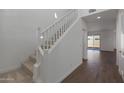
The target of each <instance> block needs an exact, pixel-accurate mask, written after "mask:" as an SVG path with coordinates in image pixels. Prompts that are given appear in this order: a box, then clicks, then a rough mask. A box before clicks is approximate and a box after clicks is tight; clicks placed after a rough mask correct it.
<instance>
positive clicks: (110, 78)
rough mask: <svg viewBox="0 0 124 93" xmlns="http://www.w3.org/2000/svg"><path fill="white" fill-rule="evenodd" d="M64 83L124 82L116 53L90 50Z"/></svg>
mask: <svg viewBox="0 0 124 93" xmlns="http://www.w3.org/2000/svg"><path fill="white" fill-rule="evenodd" d="M63 83H123V80H122V78H121V76H120V74H119V72H118V67H117V66H116V53H115V52H105V51H102V52H100V51H98V50H88V61H85V62H83V64H81V65H80V66H79V67H78V68H77V69H76V70H75V71H74V72H73V73H71V74H70V75H69V76H68V77H67V78H66V79H65V80H63Z"/></svg>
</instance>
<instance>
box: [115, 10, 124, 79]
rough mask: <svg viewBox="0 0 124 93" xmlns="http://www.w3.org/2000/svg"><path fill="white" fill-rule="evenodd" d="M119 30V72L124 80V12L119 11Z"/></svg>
mask: <svg viewBox="0 0 124 93" xmlns="http://www.w3.org/2000/svg"><path fill="white" fill-rule="evenodd" d="M117 27H118V30H117V38H118V39H117V46H118V47H117V58H118V60H117V61H118V66H119V72H120V74H121V75H122V77H123V79H124V10H120V11H119V19H118V26H117Z"/></svg>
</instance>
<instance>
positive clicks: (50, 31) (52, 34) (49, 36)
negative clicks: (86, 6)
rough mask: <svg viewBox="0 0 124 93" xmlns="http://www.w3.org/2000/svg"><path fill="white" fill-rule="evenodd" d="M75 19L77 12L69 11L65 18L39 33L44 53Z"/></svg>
mask: <svg viewBox="0 0 124 93" xmlns="http://www.w3.org/2000/svg"><path fill="white" fill-rule="evenodd" d="M76 18H77V10H70V11H69V12H68V13H67V14H66V15H65V16H63V17H62V18H60V19H59V20H58V21H56V22H55V23H54V24H52V25H50V26H49V27H48V28H47V29H45V30H44V31H42V32H40V37H39V38H40V41H39V42H40V44H41V45H40V46H41V48H42V50H43V51H44V53H47V51H48V50H49V49H50V48H51V47H52V46H53V45H54V44H55V43H56V41H57V40H58V39H59V38H60V37H61V36H62V35H63V33H64V32H65V31H66V30H67V29H68V28H69V26H70V25H71V24H72V23H73V22H74V21H75V20H76Z"/></svg>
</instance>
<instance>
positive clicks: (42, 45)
mask: <svg viewBox="0 0 124 93" xmlns="http://www.w3.org/2000/svg"><path fill="white" fill-rule="evenodd" d="M77 14H78V12H77V10H75V9H70V10H69V11H68V13H67V14H65V15H64V16H63V17H61V18H60V19H59V20H57V21H56V22H55V23H53V24H52V25H50V26H49V27H47V28H46V29H45V30H43V31H41V30H40V28H38V30H37V44H38V47H37V48H36V50H35V53H34V54H33V55H31V56H29V58H28V59H27V60H26V61H25V62H24V63H22V65H21V68H19V70H20V69H21V71H22V72H24V73H25V75H28V77H29V78H30V82H42V81H41V78H40V74H41V73H40V71H41V69H40V66H41V65H42V61H43V60H42V58H43V56H44V55H48V54H49V53H50V52H52V50H53V49H54V48H55V46H57V44H58V43H59V42H60V40H61V39H62V38H63V36H64V34H65V33H67V30H68V28H69V27H70V26H71V25H72V24H73V22H74V21H75V20H76V19H77V16H78V15H77ZM12 73H13V72H12ZM16 74H18V72H17V73H16ZM10 76H11V73H10ZM16 76H17V75H16ZM8 77H9V76H8ZM12 78H14V77H12ZM14 80H15V81H7V82H18V81H19V82H22V81H23V82H24V81H26V80H27V79H24V80H18V79H16V78H15V79H14Z"/></svg>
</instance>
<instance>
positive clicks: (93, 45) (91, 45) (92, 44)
mask: <svg viewBox="0 0 124 93" xmlns="http://www.w3.org/2000/svg"><path fill="white" fill-rule="evenodd" d="M88 49H100V35H89V36H88Z"/></svg>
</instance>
